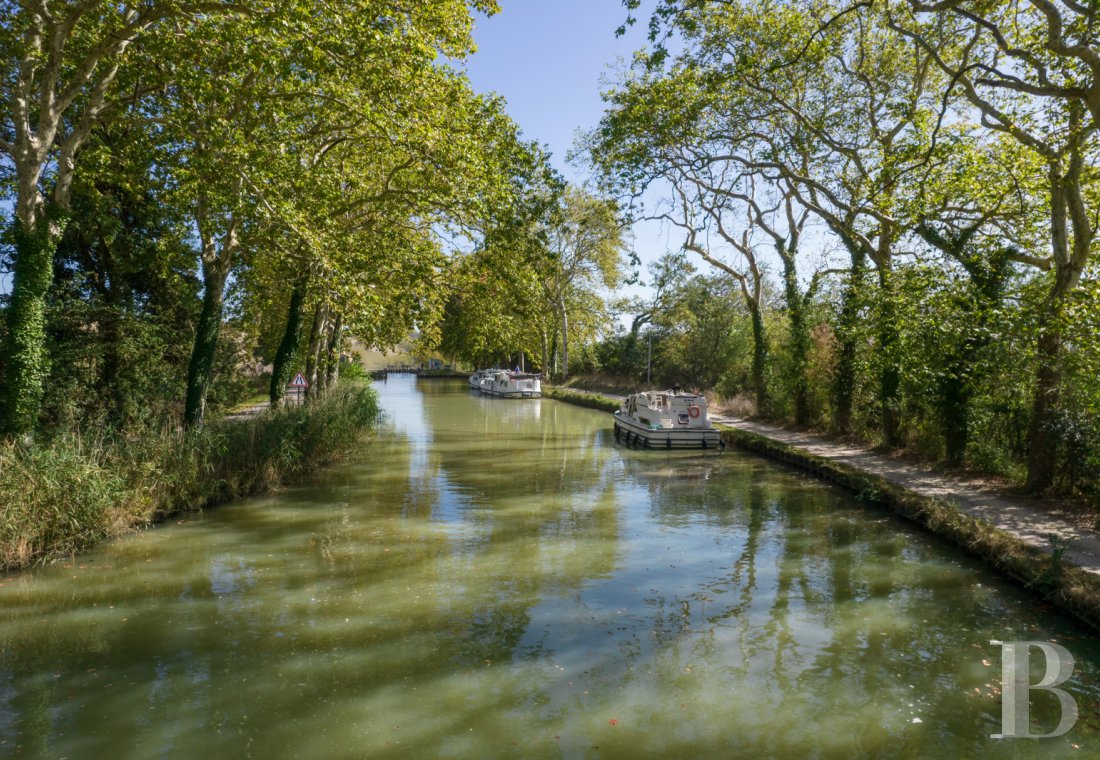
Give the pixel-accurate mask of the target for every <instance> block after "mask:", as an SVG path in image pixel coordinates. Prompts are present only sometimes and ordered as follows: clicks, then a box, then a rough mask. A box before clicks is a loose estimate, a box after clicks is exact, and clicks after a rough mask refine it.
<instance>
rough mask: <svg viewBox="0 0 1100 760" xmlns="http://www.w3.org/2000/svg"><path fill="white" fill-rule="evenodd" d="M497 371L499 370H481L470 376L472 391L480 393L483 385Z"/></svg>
mask: <svg viewBox="0 0 1100 760" xmlns="http://www.w3.org/2000/svg"><path fill="white" fill-rule="evenodd" d="M497 371H498V370H495V369H479V370H478V371H477V372H474V373H473V374H472V375H470V390H472V391H480V390H481V384H482V383H483V382H485V380H487V379H488V377H489V375H491V374H492V373H494V372H497Z"/></svg>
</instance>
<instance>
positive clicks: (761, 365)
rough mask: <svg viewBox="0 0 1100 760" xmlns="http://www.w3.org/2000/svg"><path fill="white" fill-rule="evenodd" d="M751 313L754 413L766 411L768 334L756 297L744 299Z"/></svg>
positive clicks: (765, 412)
mask: <svg viewBox="0 0 1100 760" xmlns="http://www.w3.org/2000/svg"><path fill="white" fill-rule="evenodd" d="M745 300H746V302H747V304H748V307H749V313H750V314H751V315H752V388H753V394H754V396H755V397H756V413H757V414H767V412H768V376H767V368H768V336H767V333H766V332H765V331H764V315H763V314H762V313H761V311H760V301H759V300H758V299H752V298H746V299H745Z"/></svg>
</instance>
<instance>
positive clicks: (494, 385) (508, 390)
mask: <svg viewBox="0 0 1100 760" xmlns="http://www.w3.org/2000/svg"><path fill="white" fill-rule="evenodd" d="M479 388H480V390H481V392H482V393H485V394H488V395H490V396H500V397H501V398H540V397H541V396H542V375H540V374H537V373H532V372H511V371H509V370H506V369H499V370H491V371H489V372H488V374H487V375H486V376H485V377H484V378H482V380H481V384H480V385H479Z"/></svg>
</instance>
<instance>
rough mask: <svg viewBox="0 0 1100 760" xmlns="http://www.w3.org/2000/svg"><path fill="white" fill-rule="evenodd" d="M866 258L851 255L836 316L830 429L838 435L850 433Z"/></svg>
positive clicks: (858, 253)
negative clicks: (844, 286)
mask: <svg viewBox="0 0 1100 760" xmlns="http://www.w3.org/2000/svg"><path fill="white" fill-rule="evenodd" d="M866 261H867V259H866V256H865V255H864V254H863V253H862V252H857V251H853V252H852V271H851V273H850V274H849V276H848V286H847V287H846V288H845V289H844V294H843V296H842V298H841V304H840V313H839V314H838V315H837V326H836V338H837V355H836V365H835V367H834V370H833V427H834V428H835V429H836V431H837V432H838V433H842V434H848V433H850V432H852V405H853V403H854V401H855V392H856V363H857V360H858V358H859V309H860V303H861V301H862V300H863V295H862V292H861V291H862V288H863V273H864V270H865V268H866V265H867V264H866Z"/></svg>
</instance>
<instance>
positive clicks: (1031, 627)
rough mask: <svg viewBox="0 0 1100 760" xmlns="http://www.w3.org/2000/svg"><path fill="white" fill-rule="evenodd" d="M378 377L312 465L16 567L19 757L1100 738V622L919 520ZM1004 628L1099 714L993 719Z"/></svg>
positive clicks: (440, 386)
mask: <svg viewBox="0 0 1100 760" xmlns="http://www.w3.org/2000/svg"><path fill="white" fill-rule="evenodd" d="M379 387H380V390H381V394H382V403H383V407H384V408H385V410H386V422H385V424H384V426H383V429H382V431H381V432H380V434H379V436H378V437H377V439H376V440H374V441H373V442H371V443H369V444H368V445H366V446H364V448H363V450H362V451H361V452H359V454H358V455H356V456H354V457H352V458H350V459H348V460H346V461H345V462H343V463H342V464H340V465H338V466H335V467H332V468H330V469H327V470H325V471H324V472H321V473H319V474H317V475H316V476H315V477H314V478H313V479H312V480H310V481H309V482H307V483H305V484H303V485H300V486H297V487H293V488H287V489H285V490H283V491H281V492H280V493H278V494H275V495H271V496H265V497H262V498H256V499H251V500H248V501H242V502H238V503H234V504H230V505H226V506H224V507H219V508H217V509H214V510H210V511H208V512H207V513H205V514H202V515H200V516H196V517H194V518H188V519H185V520H181V521H178V522H173V523H171V524H168V525H164V526H160V527H158V528H156V529H154V530H150V531H147V532H144V533H142V534H140V535H136V536H130V537H127V538H126V539H124V540H121V541H118V542H115V543H112V544H109V545H106V546H104V547H102V548H100V549H99V550H97V551H94V552H91V553H88V554H84V555H81V556H79V557H77V558H76V559H75V560H73V561H71V562H66V563H64V564H59V565H54V566H51V567H47V568H43V569H39V570H35V571H33V572H28V573H24V574H19V575H14V576H9V577H7V578H3V579H0V580H2V583H0V757H5V758H7V757H12V758H66V757H67V758H73V759H74V760H76V759H81V760H83V759H87V758H112V759H113V758H246V757H255V758H367V757H370V758H374V757H393V758H421V757H423V758H427V757H433V758H434V757H443V758H497V757H499V758H511V757H535V758H539V757H549V758H555V757H593V758H595V757H606V758H618V757H626V758H632V759H636V758H644V757H660V758H676V757H684V758H689V757H690V758H696V757H708V758H709V757H713V758H725V757H729V758H739V757H745V758H767V757H781V758H803V757H813V758H854V757H875V758H879V757H904V758H954V757H1021V758H1022V757H1090V756H1091V757H1095V756H1097V755H1098V753H1100V743H1098V742H1100V738H1098V736H1100V734H1098V729H1100V725H1098V724H1100V721H1098V714H1097V710H1098V698H1100V692H1098V688H1097V684H1098V682H1100V679H1098V676H1100V673H1098V668H1100V648H1098V646H1097V643H1096V641H1095V639H1094V638H1093V637H1092V636H1091V635H1090V634H1089V633H1088V631H1086V630H1085V629H1083V628H1082V627H1080V626H1078V625H1076V624H1075V623H1074V622H1072V621H1070V620H1067V619H1066V618H1064V617H1062V616H1060V615H1059V614H1057V613H1056V612H1055V611H1053V610H1051V609H1049V608H1047V607H1046V606H1044V605H1043V604H1041V603H1038V602H1037V601H1035V600H1034V599H1033V598H1032V597H1030V596H1029V595H1028V594H1026V593H1024V592H1023V591H1021V590H1019V589H1017V588H1015V587H1013V586H1012V585H1010V584H1008V583H1006V582H1004V581H1002V580H1000V579H998V578H997V577H995V576H993V575H991V574H990V573H988V572H986V571H984V570H983V569H982V568H981V567H980V566H979V565H978V564H977V563H975V562H973V561H971V560H969V559H967V558H965V557H963V556H961V555H960V554H959V552H958V551H956V550H955V549H953V548H951V547H949V546H947V545H946V544H944V543H942V542H940V541H939V540H937V539H935V538H933V537H930V536H928V535H925V534H924V533H922V532H920V531H918V530H916V529H914V528H912V527H911V526H910V525H908V524H907V523H905V522H903V521H901V520H899V519H896V518H894V517H893V516H891V515H889V514H886V513H884V512H882V511H880V510H878V509H875V508H871V507H865V506H863V505H861V504H860V503H859V502H857V501H855V500H853V499H852V498H851V496H850V495H848V494H846V493H844V492H841V491H838V490H836V489H834V488H833V487H831V486H828V485H825V484H822V483H820V482H818V481H816V480H814V479H812V478H810V477H808V476H805V475H803V474H800V473H798V472H795V471H792V470H788V469H785V468H783V467H780V466H777V465H775V464H772V463H770V462H767V461H764V460H761V459H757V458H754V457H752V456H747V455H743V454H740V453H738V452H734V451H729V452H726V453H724V454H718V453H716V452H642V451H632V450H626V449H623V448H621V447H619V446H617V445H615V443H614V441H613V440H612V436H611V425H610V418H609V416H608V415H606V414H604V413H599V412H594V411H590V410H586V409H580V408H576V407H572V406H568V405H565V404H561V403H559V402H555V401H550V400H542V401H537V400H535V401H519V400H516V401H513V400H503V399H487V398H479V397H477V396H475V395H472V394H470V393H469V392H468V391H467V390H466V388H465V385H464V384H461V383H453V382H444V381H421V382H417V381H415V380H413V379H411V378H391V379H389V380H388V382H386V383H385V384H381V385H380V386H379ZM991 640H1002V641H1019V640H1044V641H1056V642H1058V643H1060V644H1062V645H1063V646H1064V647H1066V648H1067V649H1068V650H1069V651H1070V652H1071V653H1072V654H1073V656H1074V658H1075V672H1074V675H1073V677H1072V678H1071V679H1070V680H1069V681H1068V682H1067V683H1066V684H1065V685H1064V688H1065V689H1066V690H1067V691H1068V692H1069V693H1070V694H1071V695H1072V696H1073V698H1074V699H1075V701H1076V703H1077V704H1078V706H1079V708H1080V712H1081V717H1080V720H1079V721H1078V722H1077V725H1076V726H1075V727H1074V728H1073V730H1071V731H1070V732H1069V733H1068V734H1066V735H1064V736H1062V737H1059V738H1055V739H1045V740H1033V739H1000V740H998V739H990V738H989V734H994V733H999V732H1000V730H1001V726H1000V718H1001V705H1000V675H1001V670H1000V668H1001V652H1000V648H999V647H998V646H996V645H992V644H991V643H990V641H991ZM1033 651H1034V655H1035V656H1034V657H1033V661H1034V662H1033V668H1034V673H1033V676H1032V682H1035V681H1037V680H1038V679H1039V677H1041V675H1042V666H1043V663H1042V656H1041V654H1040V653H1039V651H1038V650H1033ZM1032 702H1033V718H1034V726H1033V728H1032V730H1033V731H1035V732H1040V731H1049V730H1051V729H1052V728H1053V726H1054V725H1055V724H1056V723H1057V721H1058V711H1059V708H1058V701H1057V699H1056V697H1055V696H1054V695H1052V694H1049V693H1035V694H1034V696H1033V699H1032Z"/></svg>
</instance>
